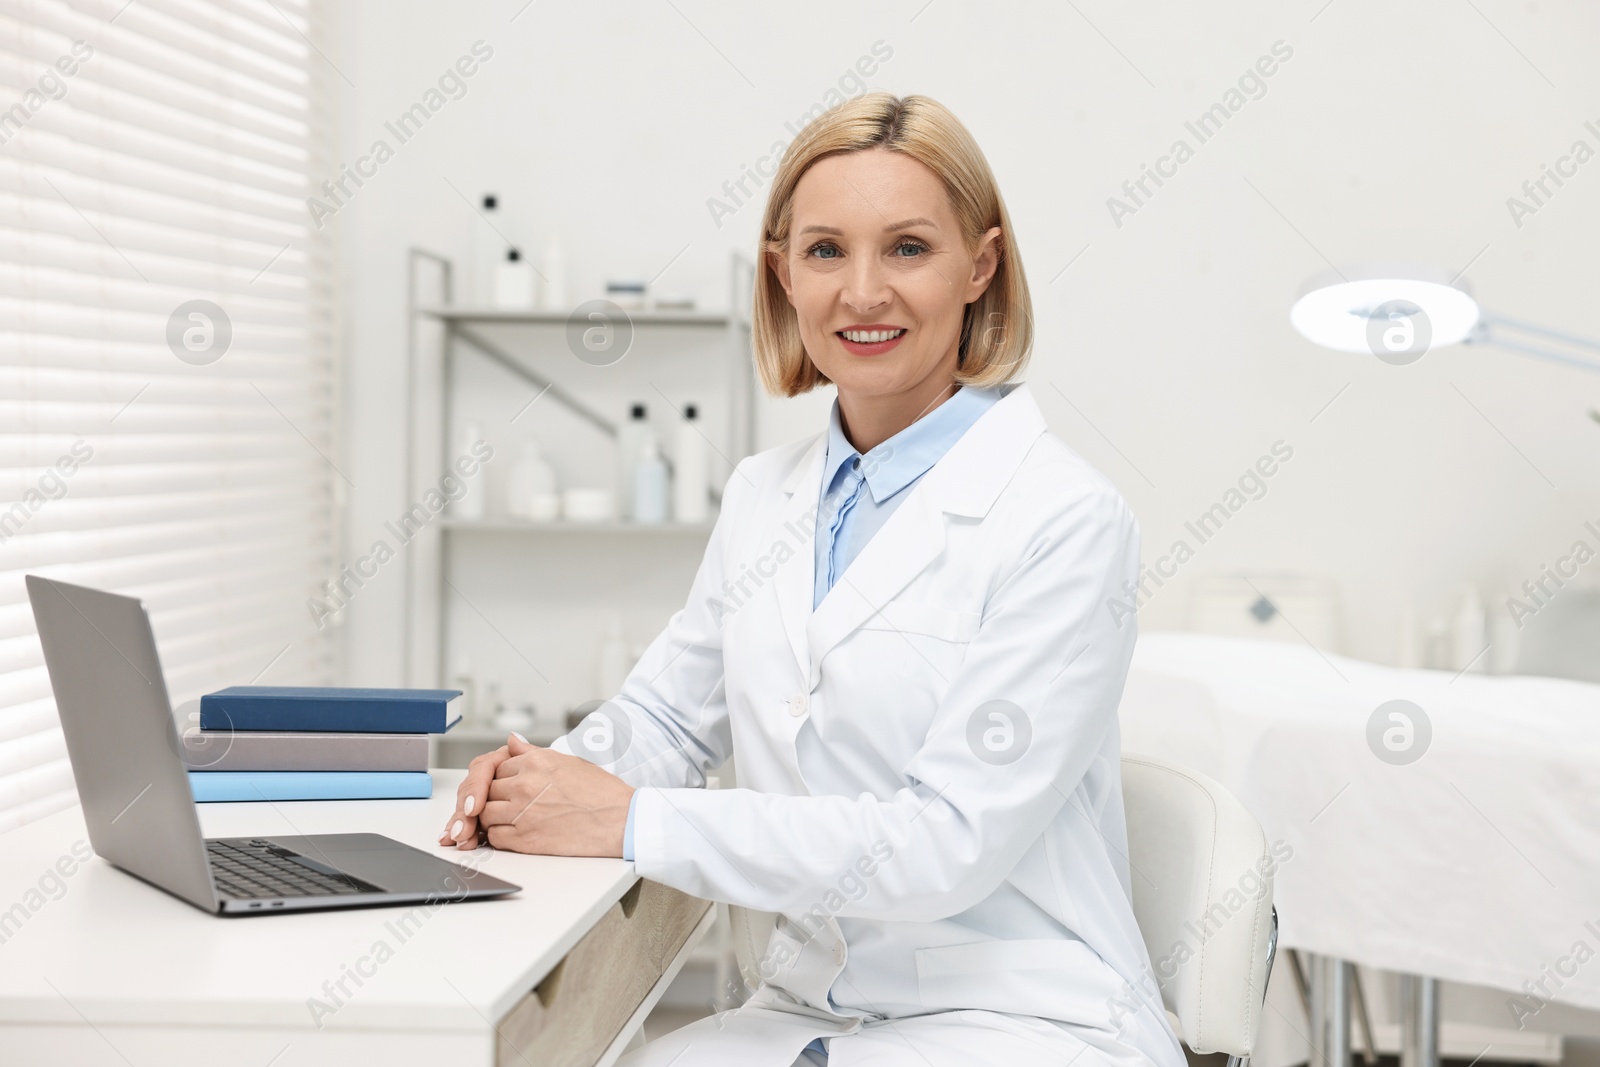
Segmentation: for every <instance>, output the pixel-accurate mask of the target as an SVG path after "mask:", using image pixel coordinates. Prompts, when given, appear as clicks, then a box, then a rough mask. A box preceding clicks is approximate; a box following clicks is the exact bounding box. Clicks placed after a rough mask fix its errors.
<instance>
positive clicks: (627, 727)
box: [550, 463, 752, 787]
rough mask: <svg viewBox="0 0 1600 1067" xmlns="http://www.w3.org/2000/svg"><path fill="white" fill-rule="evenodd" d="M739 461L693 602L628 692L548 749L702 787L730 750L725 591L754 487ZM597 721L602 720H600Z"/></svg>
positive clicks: (624, 772)
mask: <svg viewBox="0 0 1600 1067" xmlns="http://www.w3.org/2000/svg"><path fill="white" fill-rule="evenodd" d="M744 466H745V464H743V463H741V464H740V465H739V466H738V467H737V468H735V470H734V472H733V475H732V476H731V477H730V478H729V479H728V483H727V486H726V487H725V488H724V489H723V497H722V508H721V510H720V512H719V513H718V516H717V521H716V525H715V526H714V527H713V528H712V531H711V540H710V543H709V544H708V545H707V546H706V553H705V557H704V558H703V559H702V560H701V562H700V569H699V571H698V572H697V573H696V574H695V579H694V584H693V585H692V586H691V587H690V590H689V599H688V602H687V603H686V604H685V605H684V606H683V608H682V609H681V610H680V611H678V612H677V613H676V614H674V615H673V616H672V618H671V619H670V620H669V621H668V622H667V628H666V629H665V630H663V631H661V633H660V634H659V635H658V636H657V637H656V639H655V640H654V641H652V642H650V647H649V648H648V649H646V650H645V653H644V655H643V656H642V657H641V658H640V660H639V662H638V664H637V665H635V666H634V668H633V670H632V671H631V672H629V674H628V677H627V680H626V681H625V682H623V685H622V692H620V693H618V694H617V695H616V696H614V697H612V698H611V699H610V700H609V701H607V702H606V704H604V705H602V706H601V707H600V708H598V709H596V711H595V712H591V713H590V715H589V716H588V717H587V718H586V719H585V720H584V722H583V723H580V724H579V725H578V727H577V728H576V729H574V730H573V731H572V732H571V733H569V734H567V735H566V736H565V737H561V738H558V739H557V740H556V741H555V743H554V744H552V745H551V746H550V747H551V749H552V750H554V751H557V752H563V753H566V754H568V755H576V756H580V757H582V758H584V759H587V760H590V761H591V762H593V763H598V764H601V765H603V766H605V767H606V769H607V770H609V771H611V772H612V773H613V774H615V775H617V777H619V778H621V779H622V780H623V781H625V782H627V783H628V784H629V785H632V786H635V787H638V786H646V785H652V786H680V787H682V786H687V787H703V786H704V785H705V784H706V772H707V771H709V770H711V769H713V768H715V767H717V766H718V765H720V764H721V763H723V762H724V761H725V760H726V759H727V758H728V755H729V753H730V752H731V751H732V736H731V734H730V732H729V729H728V705H727V701H726V699H725V697H724V692H723V667H722V628H721V621H720V620H721V615H720V612H719V610H718V607H719V606H720V604H721V601H722V596H723V589H722V582H723V571H724V566H725V565H724V559H723V556H724V553H725V551H726V546H727V542H728V539H729V536H730V534H729V527H730V526H731V525H732V524H734V523H736V522H737V521H738V513H739V510H740V508H739V502H740V499H741V498H742V496H743V494H744V492H745V491H747V489H748V487H749V485H750V484H752V483H750V482H749V481H748V479H749V477H750V476H749V474H748V473H747V472H746V471H745V470H744ZM596 716H603V718H599V719H597V718H596Z"/></svg>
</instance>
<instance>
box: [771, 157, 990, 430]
mask: <svg viewBox="0 0 1600 1067" xmlns="http://www.w3.org/2000/svg"><path fill="white" fill-rule="evenodd" d="M792 210H793V215H792V218H791V222H790V227H789V242H788V247H787V248H786V249H784V250H782V251H777V250H773V251H769V252H768V254H767V255H768V263H769V264H770V265H771V267H772V270H773V272H774V274H775V275H776V276H777V278H778V280H779V282H780V283H781V284H782V285H783V288H784V291H785V292H786V293H787V294H788V297H789V303H790V304H791V305H792V306H793V307H794V310H795V314H796V317H797V319H798V322H799V328H800V337H801V340H802V342H803V343H804V345H805V350H806V355H807V356H809V357H810V358H811V360H812V362H814V363H815V364H816V366H817V369H818V370H820V371H821V372H822V373H823V374H825V375H827V376H828V378H830V379H832V381H833V382H834V384H835V385H837V386H838V389H839V406H840V409H841V411H842V412H843V413H844V414H845V416H846V417H847V419H848V418H849V417H850V416H851V414H852V409H856V410H863V411H864V410H866V409H868V408H872V409H876V410H879V411H882V410H883V409H884V408H885V407H886V406H888V407H893V408H896V409H898V408H901V407H905V409H906V410H907V411H908V412H909V415H908V416H907V417H906V418H905V424H906V425H909V424H910V422H911V421H913V420H915V419H916V418H917V417H918V416H919V415H920V414H921V411H922V409H923V408H924V407H925V406H927V405H931V404H933V403H937V401H938V400H939V399H942V396H941V394H943V393H945V392H946V391H948V390H949V387H950V385H951V383H952V381H953V376H954V374H955V370H956V363H957V354H958V350H959V346H960V341H961V322H962V313H963V311H964V310H965V308H966V306H967V305H968V304H969V303H971V302H972V301H974V300H976V299H978V297H980V296H982V295H983V292H984V290H985V289H986V288H987V287H988V285H989V281H990V279H991V278H992V277H993V276H994V272H995V267H996V265H997V260H998V255H999V244H998V242H999V235H1000V230H999V228H998V227H996V228H993V229H990V230H989V231H988V232H986V233H984V234H983V235H981V237H980V238H979V240H978V244H977V248H976V249H973V248H970V247H969V246H968V244H967V241H966V239H965V237H964V235H963V234H962V232H961V225H960V222H959V221H958V219H957V218H956V214H955V211H954V210H953V209H952V207H951V205H950V198H949V195H948V194H947V193H946V192H945V188H944V185H943V184H942V183H941V182H940V180H939V178H938V176H937V175H936V174H934V172H933V171H932V170H930V169H928V167H926V166H924V165H923V164H922V163H920V162H918V161H917V160H915V159H912V158H911V157H910V156H908V155H905V154H904V153H900V152H894V151H889V150H886V149H881V148H878V149H869V150H867V151H862V152H848V153H843V154H840V155H834V156H828V157H826V158H824V159H821V160H819V161H818V162H817V163H815V164H814V165H813V166H812V167H811V168H810V169H809V170H807V171H806V172H805V174H804V175H803V176H802V177H801V178H800V181H799V183H798V184H797V185H796V186H795V191H794V198H793V202H792Z"/></svg>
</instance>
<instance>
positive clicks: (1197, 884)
mask: <svg viewBox="0 0 1600 1067" xmlns="http://www.w3.org/2000/svg"><path fill="white" fill-rule="evenodd" d="M1122 803H1123V806H1124V807H1125V808H1126V809H1127V817H1128V862H1129V864H1130V866H1131V867H1132V868H1133V915H1134V918H1135V919H1137V920H1138V923H1139V932H1140V933H1142V934H1143V935H1144V944H1145V949H1146V950H1147V951H1148V952H1149V953H1150V962H1151V965H1152V966H1153V967H1154V968H1155V970H1156V976H1157V977H1158V978H1161V979H1164V981H1163V982H1162V984H1161V1002H1162V1003H1163V1004H1165V1005H1166V1007H1167V1010H1168V1011H1170V1012H1172V1013H1173V1014H1174V1015H1176V1016H1177V1017H1178V1028H1179V1032H1180V1036H1181V1037H1182V1038H1183V1039H1184V1041H1185V1042H1186V1043H1187V1044H1188V1046H1189V1047H1190V1048H1191V1049H1193V1050H1194V1051H1196V1052H1200V1053H1208V1052H1225V1053H1227V1054H1228V1064H1229V1067H1244V1065H1245V1064H1248V1063H1249V1060H1250V1053H1251V1051H1252V1050H1253V1049H1254V1048H1255V1045H1256V1037H1257V1035H1258V1034H1259V1033H1260V1032H1261V1008H1262V1003H1263V1001H1264V999H1265V997H1266V991H1267V976H1268V975H1269V974H1270V973H1271V970H1272V958H1273V956H1274V955H1275V954H1276V952H1277V947H1278V915H1277V911H1276V910H1275V909H1274V908H1273V906H1272V874H1271V873H1270V872H1271V871H1273V870H1275V869H1276V862H1275V860H1274V859H1273V857H1272V854H1271V852H1270V851H1269V850H1268V847H1267V837H1266V834H1264V833H1262V831H1261V824H1260V823H1258V822H1256V820H1255V816H1253V815H1251V814H1250V812H1248V811H1247V810H1245V806H1244V805H1243V804H1241V803H1239V801H1238V799H1237V798H1236V797H1234V795H1233V794H1232V793H1230V792H1228V791H1227V790H1226V789H1224V788H1223V787H1222V786H1221V785H1220V784H1219V783H1217V782H1215V781H1213V780H1212V779H1210V778H1207V777H1206V776H1205V775H1203V774H1199V773H1197V772H1195V771H1191V770H1187V769H1185V768H1183V767H1179V766H1178V765H1177V764H1174V763H1167V762H1166V761H1164V760H1158V759H1155V758H1153V757H1150V756H1124V757H1123V758H1122ZM1263 870H1265V871H1266V872H1269V873H1263ZM1196 931H1198V933H1196ZM1202 936H1203V939H1202ZM1180 944H1181V945H1184V946H1186V947H1187V950H1188V957H1189V958H1188V959H1187V961H1186V962H1184V963H1181V964H1175V963H1174V961H1175V960H1176V959H1178V958H1180V957H1182V956H1183V955H1184V953H1182V952H1180V951H1178V950H1177V948H1176V947H1177V946H1178V945H1180ZM1164 961H1165V962H1164ZM1168 975H1171V977H1170V978H1169V977H1168Z"/></svg>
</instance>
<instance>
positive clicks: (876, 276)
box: [839, 256, 894, 315]
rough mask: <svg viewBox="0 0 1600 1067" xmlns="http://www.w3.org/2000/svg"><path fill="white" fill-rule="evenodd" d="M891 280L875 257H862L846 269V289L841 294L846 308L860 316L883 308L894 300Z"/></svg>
mask: <svg viewBox="0 0 1600 1067" xmlns="http://www.w3.org/2000/svg"><path fill="white" fill-rule="evenodd" d="M893 298H894V297H893V294H892V293H891V291H890V289H889V279H888V276H887V275H886V273H885V272H884V270H883V266H882V264H880V263H879V262H878V261H877V258H876V257H874V256H860V257H857V258H856V259H855V261H854V262H852V263H851V264H850V265H849V267H847V268H846V273H845V277H844V289H843V291H842V292H841V293H840V294H839V299H840V300H841V301H843V303H844V305H845V307H848V308H849V309H850V310H851V311H853V312H855V313H856V314H858V315H864V314H866V313H867V312H869V311H872V310H874V309H875V308H881V307H883V306H884V305H886V304H888V303H889V302H890V301H891V300H893Z"/></svg>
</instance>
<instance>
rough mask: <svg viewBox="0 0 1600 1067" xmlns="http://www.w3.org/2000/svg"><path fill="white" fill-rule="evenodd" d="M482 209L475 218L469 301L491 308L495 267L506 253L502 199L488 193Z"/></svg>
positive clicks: (485, 194) (467, 301) (479, 206)
mask: <svg viewBox="0 0 1600 1067" xmlns="http://www.w3.org/2000/svg"><path fill="white" fill-rule="evenodd" d="M478 211H479V213H480V214H479V215H474V216H473V217H472V264H471V272H470V276H469V277H468V279H467V280H468V281H469V282H470V283H471V286H470V288H469V289H468V290H467V293H466V297H465V300H466V303H467V304H468V305H469V306H472V307H490V306H492V305H493V304H494V289H495V281H494V276H495V270H496V268H498V267H499V266H500V261H501V260H502V259H504V258H505V255H506V239H505V238H504V237H502V236H500V231H501V230H503V229H505V223H504V221H503V219H504V214H503V212H501V210H500V198H499V197H497V196H496V195H495V194H494V193H484V194H483V197H482V199H481V200H480V201H479V202H478ZM480 216H481V217H480Z"/></svg>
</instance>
